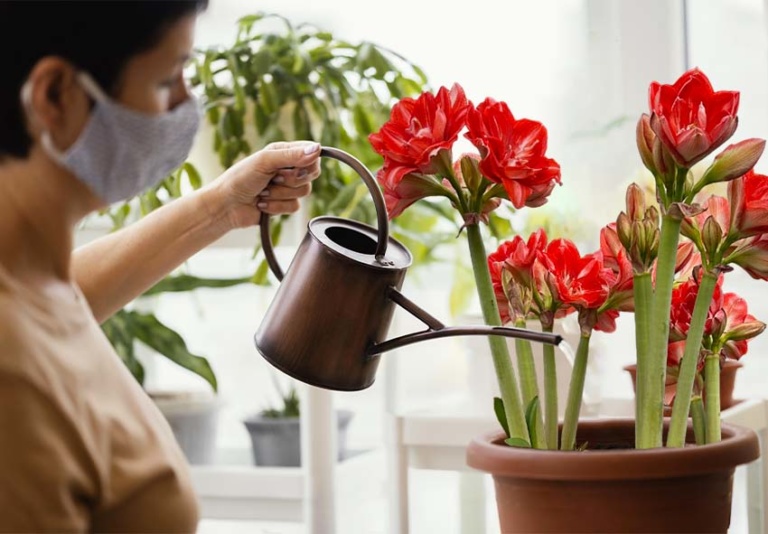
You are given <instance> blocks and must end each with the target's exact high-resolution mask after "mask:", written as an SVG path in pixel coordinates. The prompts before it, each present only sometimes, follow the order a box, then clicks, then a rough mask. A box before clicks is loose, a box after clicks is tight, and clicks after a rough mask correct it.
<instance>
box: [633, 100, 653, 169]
mask: <svg viewBox="0 0 768 534" xmlns="http://www.w3.org/2000/svg"><path fill="white" fill-rule="evenodd" d="M655 138H656V134H655V133H653V129H652V128H651V117H650V115H648V114H647V113H643V114H642V115H641V116H640V120H638V121H637V129H636V139H637V150H638V152H640V159H641V160H643V165H645V167H646V168H647V169H648V170H649V171H651V172H652V173H653V174H654V175H655V174H656V172H657V171H656V165H655V164H654V161H653V140H654V139H655Z"/></svg>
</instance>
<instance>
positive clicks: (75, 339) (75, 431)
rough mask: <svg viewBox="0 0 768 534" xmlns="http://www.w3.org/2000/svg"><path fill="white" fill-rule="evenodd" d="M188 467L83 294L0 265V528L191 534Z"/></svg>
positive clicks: (192, 503)
mask: <svg viewBox="0 0 768 534" xmlns="http://www.w3.org/2000/svg"><path fill="white" fill-rule="evenodd" d="M196 526H197V504H196V501H195V497H194V495H193V492H192V487H191V483H190V478H189V472H188V468H187V464H186V460H185V459H184V456H183V454H182V452H181V451H180V449H179V447H178V445H177V444H176V441H175V440H174V437H173V434H172V432H171V430H170V427H169V426H168V424H167V422H166V421H165V419H164V418H163V416H162V414H161V413H160V412H159V411H158V409H157V407H156V406H155V405H154V404H153V403H152V401H151V400H150V399H149V397H148V396H147V395H146V394H145V392H144V391H143V390H142V389H141V387H140V386H139V385H138V384H137V383H136V381H135V380H134V379H133V377H132V376H131V375H130V373H129V372H128V371H127V369H126V368H125V366H124V365H123V363H122V362H121V361H120V359H119V357H118V356H117V355H116V354H115V352H114V350H113V349H112V346H111V345H110V344H109V342H108V341H107V339H106V338H105V337H104V335H103V334H102V332H101V329H100V328H99V325H98V324H97V323H96V320H95V319H94V317H93V314H92V313H91V311H90V308H89V307H88V304H87V302H86V300H85V298H84V297H83V296H82V294H80V293H79V291H78V292H76V296H73V298H72V299H71V300H69V301H66V300H65V301H64V302H60V301H59V300H58V299H57V300H54V299H52V298H50V297H48V296H46V295H45V294H43V293H41V292H37V291H35V290H34V289H33V288H29V287H26V286H23V285H21V284H20V283H19V282H18V281H16V280H15V279H13V278H11V277H10V276H9V274H8V273H7V272H6V271H5V270H3V269H2V267H0V532H88V531H93V532H193V531H194V530H195V529H196Z"/></svg>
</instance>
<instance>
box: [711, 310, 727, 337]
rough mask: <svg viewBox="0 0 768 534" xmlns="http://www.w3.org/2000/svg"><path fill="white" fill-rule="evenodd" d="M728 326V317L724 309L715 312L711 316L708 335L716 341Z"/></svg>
mask: <svg viewBox="0 0 768 534" xmlns="http://www.w3.org/2000/svg"><path fill="white" fill-rule="evenodd" d="M727 324H728V315H726V313H725V310H724V309H722V308H721V309H719V310H717V311H716V312H715V313H714V315H713V316H712V326H711V330H710V334H711V336H712V337H713V338H714V339H718V338H719V337H720V336H722V335H723V332H725V326H726V325H727Z"/></svg>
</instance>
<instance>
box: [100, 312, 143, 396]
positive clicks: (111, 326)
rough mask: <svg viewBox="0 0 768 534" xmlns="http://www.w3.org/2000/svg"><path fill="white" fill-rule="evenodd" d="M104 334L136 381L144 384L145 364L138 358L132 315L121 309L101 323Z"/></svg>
mask: <svg viewBox="0 0 768 534" xmlns="http://www.w3.org/2000/svg"><path fill="white" fill-rule="evenodd" d="M101 329H102V331H103V332H104V335H105V336H106V337H107V339H108V340H109V342H110V344H111V345H112V347H113V348H114V349H115V352H116V353H117V355H118V356H119V357H120V359H121V360H122V362H123V363H124V364H125V366H126V367H127V368H128V371H130V373H131V374H132V375H133V377H134V378H135V379H136V381H137V382H138V383H139V384H141V385H143V384H144V366H143V365H141V362H140V361H139V360H138V359H137V358H136V353H135V347H134V335H133V332H132V329H131V315H130V314H129V313H128V312H127V311H125V310H120V311H118V312H117V313H115V314H114V315H113V316H112V317H110V318H109V319H107V320H106V321H104V323H102V325H101Z"/></svg>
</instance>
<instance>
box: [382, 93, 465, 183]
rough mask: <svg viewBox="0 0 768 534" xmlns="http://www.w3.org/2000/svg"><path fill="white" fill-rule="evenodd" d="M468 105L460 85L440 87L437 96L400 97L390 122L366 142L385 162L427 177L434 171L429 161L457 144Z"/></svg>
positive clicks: (424, 94) (425, 94) (429, 94)
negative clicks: (415, 170)
mask: <svg viewBox="0 0 768 534" xmlns="http://www.w3.org/2000/svg"><path fill="white" fill-rule="evenodd" d="M470 106H471V104H470V103H469V101H468V100H467V97H466V95H465V94H464V89H462V88H461V86H460V85H459V84H454V85H453V87H451V89H450V90H448V89H447V88H445V87H441V88H440V90H438V92H437V95H433V94H432V93H423V94H421V95H420V96H419V97H418V98H416V99H413V98H403V99H402V100H400V101H399V102H398V103H397V104H395V105H394V107H393V108H392V113H391V115H390V119H389V121H387V123H386V124H384V126H382V127H381V130H379V131H378V132H377V133H374V134H371V135H370V136H369V137H368V140H369V141H370V142H371V145H372V146H373V149H374V150H375V151H376V152H378V153H379V154H381V155H382V156H384V159H385V161H386V160H391V161H393V162H396V163H397V164H399V165H404V166H411V167H414V168H415V169H418V170H419V171H420V172H422V173H425V174H428V173H431V172H434V169H432V168H431V164H430V160H431V158H432V157H433V156H436V155H437V153H438V152H439V151H440V150H441V149H445V150H450V148H451V147H452V146H453V143H454V142H456V139H457V138H458V136H459V132H460V131H461V130H462V128H464V125H465V122H466V116H467V110H468V109H469V108H470Z"/></svg>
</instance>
